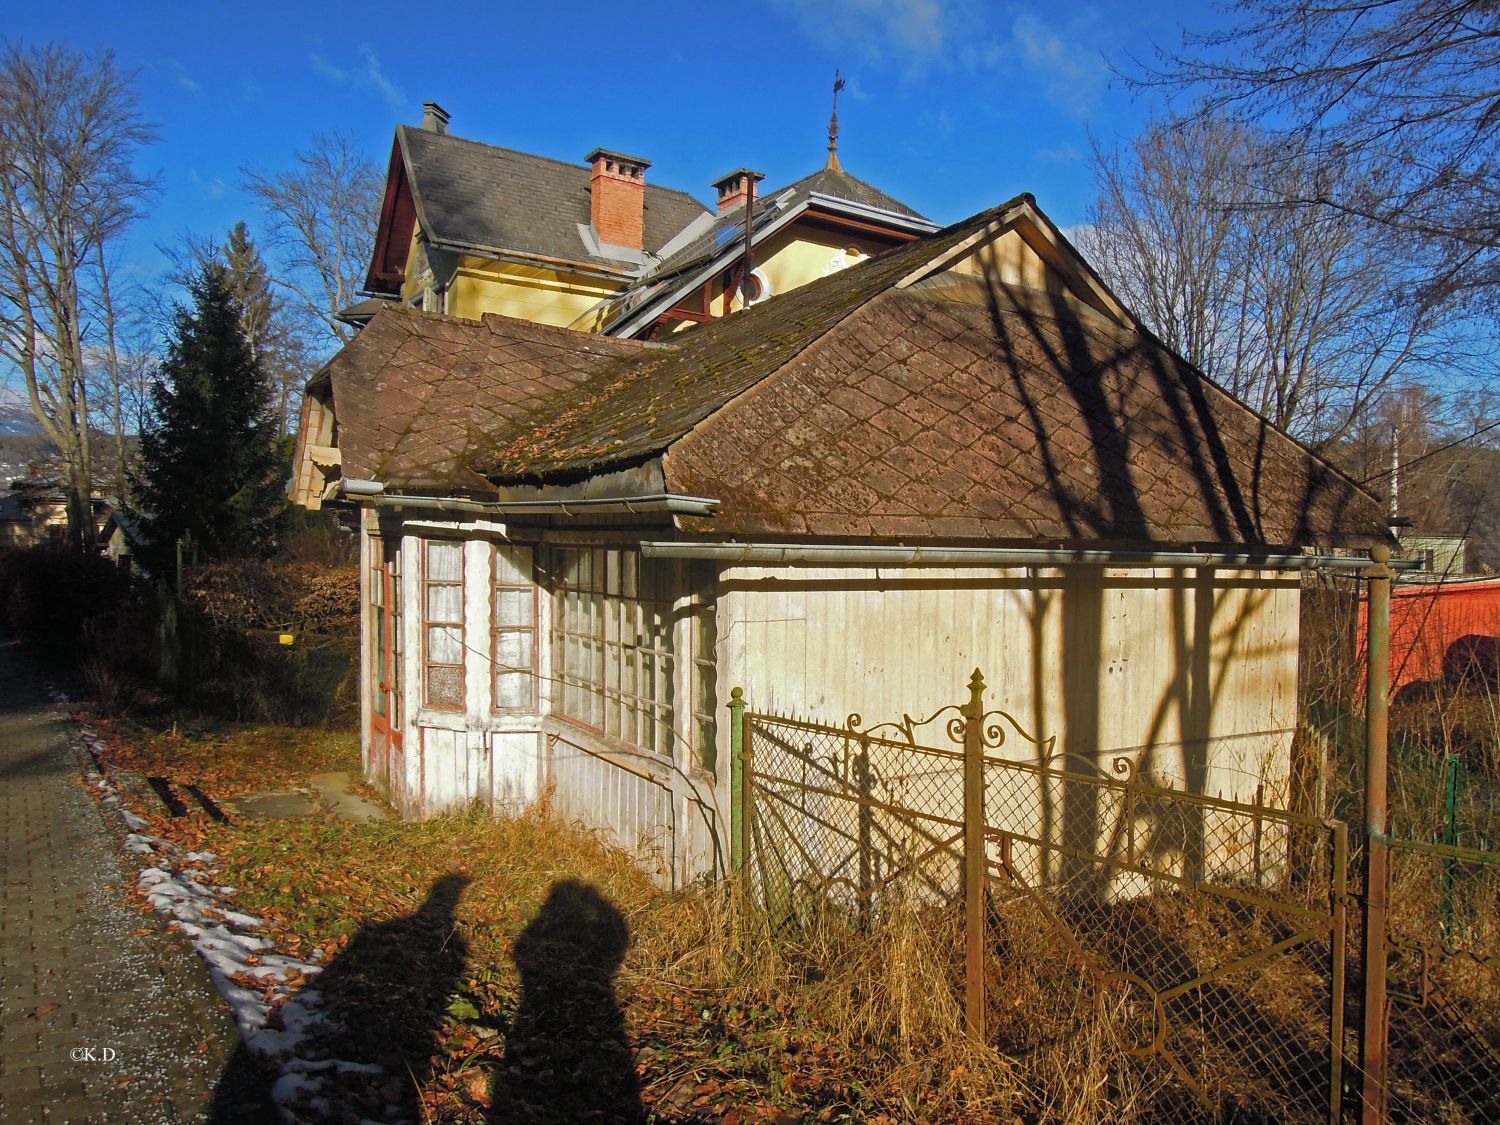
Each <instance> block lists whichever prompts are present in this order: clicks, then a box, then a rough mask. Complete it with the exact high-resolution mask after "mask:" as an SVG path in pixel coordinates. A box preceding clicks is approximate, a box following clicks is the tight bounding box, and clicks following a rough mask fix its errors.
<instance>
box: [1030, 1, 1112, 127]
mask: <svg viewBox="0 0 1500 1125" xmlns="http://www.w3.org/2000/svg"><path fill="white" fill-rule="evenodd" d="M1010 33H1011V40H1010V41H1011V45H1012V46H1013V47H1014V48H1015V50H1016V51H1017V53H1018V54H1019V55H1020V59H1021V62H1022V64H1023V65H1024V66H1025V67H1026V69H1027V70H1029V71H1031V72H1032V74H1034V75H1036V76H1037V77H1039V78H1040V79H1041V80H1042V85H1043V89H1044V90H1045V92H1046V94H1047V96H1048V98H1050V99H1051V100H1052V101H1053V102H1055V103H1057V104H1058V105H1060V106H1062V108H1064V109H1066V110H1067V111H1068V112H1069V113H1072V114H1073V115H1074V116H1076V117H1084V116H1087V115H1088V113H1089V111H1090V110H1092V109H1093V108H1094V106H1095V105H1096V104H1097V103H1098V100H1099V96H1100V95H1101V94H1102V93H1103V92H1104V87H1105V86H1106V84H1107V83H1108V81H1109V67H1108V65H1107V64H1106V63H1105V61H1104V58H1103V56H1102V55H1101V54H1100V52H1099V50H1098V48H1096V47H1090V46H1085V45H1084V44H1083V43H1081V42H1079V41H1078V39H1077V38H1076V37H1075V36H1072V35H1067V34H1065V33H1064V32H1063V31H1062V30H1060V28H1059V26H1058V25H1057V24H1056V23H1054V22H1049V21H1046V20H1043V19H1041V18H1040V17H1038V16H1035V15H1033V14H1031V13H1030V12H1022V13H1021V14H1020V15H1018V16H1017V17H1016V18H1015V21H1014V22H1013V23H1012V24H1011V32H1010Z"/></svg>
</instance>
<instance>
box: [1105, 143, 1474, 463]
mask: <svg viewBox="0 0 1500 1125" xmlns="http://www.w3.org/2000/svg"><path fill="white" fill-rule="evenodd" d="M1271 150H1275V152H1274V155H1268V153H1270V152H1271ZM1095 168H1096V179H1097V188H1098V191H1097V195H1096V198H1095V201H1094V204H1093V206H1092V208H1091V211H1090V215H1089V224H1088V226H1087V227H1085V228H1084V230H1083V231H1082V232H1081V234H1080V242H1081V243H1082V244H1083V248H1084V251H1085V253H1086V254H1088V255H1089V257H1090V259H1091V260H1092V261H1093V262H1094V263H1095V265H1096V267H1097V268H1098V269H1099V271H1100V273H1101V274H1102V275H1103V276H1104V277H1105V279H1106V280H1107V281H1109V282H1110V283H1111V284H1112V285H1114V286H1115V287H1116V288H1117V289H1118V290H1119V291H1120V294H1121V296H1122V297H1124V298H1125V300H1126V302H1127V303H1128V304H1130V305H1131V306H1132V307H1133V308H1134V309H1135V310H1136V312H1137V314H1138V315H1140V316H1141V317H1142V319H1144V320H1145V321H1146V322H1147V323H1148V324H1149V325H1150V326H1151V327H1152V329H1153V330H1154V331H1155V332H1156V333H1157V334H1158V335H1160V336H1161V337H1162V339H1163V340H1164V341H1165V342H1166V343H1167V344H1169V345H1170V346H1172V347H1173V348H1175V349H1176V350H1178V351H1179V352H1181V353H1182V354H1183V356H1184V357H1185V358H1186V359H1188V360H1189V361H1190V362H1192V363H1194V364H1196V365H1197V366H1199V367H1201V368H1203V369H1204V370H1205V371H1207V372H1208V373H1209V374H1210V375H1212V376H1213V377H1214V378H1215V379H1216V380H1218V381H1219V382H1220V383H1221V384H1222V385H1224V386H1225V387H1227V388H1228V389H1229V390H1230V391H1232V392H1233V393H1235V394H1236V395H1238V396H1239V397H1240V398H1241V399H1243V400H1245V401H1246V402H1248V403H1249V404H1250V405H1251V406H1253V407H1255V409H1257V410H1259V411H1260V412H1261V413H1262V414H1264V415H1266V417H1268V418H1269V419H1270V420H1271V421H1272V422H1273V423H1275V424H1276V425H1278V426H1280V427H1282V428H1283V429H1286V430H1289V431H1291V432H1292V433H1294V434H1296V435H1297V436H1299V437H1302V438H1304V439H1308V440H1312V441H1318V442H1330V441H1335V440H1337V439H1339V438H1340V437H1341V436H1342V435H1343V434H1345V433H1346V432H1347V431H1348V429H1349V427H1350V425H1351V424H1352V423H1353V422H1354V421H1355V419H1356V418H1357V417H1358V416H1359V414H1360V413H1361V412H1362V411H1363V410H1365V409H1366V408H1367V407H1368V406H1369V405H1370V404H1371V403H1372V402H1374V401H1375V400H1376V399H1377V398H1378V396H1379V395H1380V393H1381V392H1382V391H1383V390H1384V389H1385V388H1387V387H1390V386H1393V385H1395V384H1397V383H1399V382H1400V381H1401V380H1403V379H1404V378H1407V377H1410V376H1412V375H1414V374H1416V373H1418V372H1420V371H1423V370H1430V369H1432V368H1433V367H1434V366H1435V365H1437V364H1438V363H1439V362H1448V361H1451V360H1452V359H1453V358H1454V355H1455V348H1456V347H1457V342H1456V340H1455V337H1454V334H1453V333H1452V332H1451V331H1449V329H1450V328H1451V326H1452V319H1453V318H1452V315H1451V311H1450V309H1449V308H1447V307H1446V306H1444V305H1442V304H1440V303H1438V302H1435V301H1434V300H1432V299H1431V298H1430V297H1429V296H1428V295H1427V294H1425V293H1424V292H1422V291H1420V290H1419V289H1418V287H1416V286H1414V285H1413V283H1412V275H1411V272H1410V269H1409V259H1408V258H1407V257H1405V256H1403V255H1402V254H1401V253H1400V246H1399V244H1398V240H1397V239H1396V237H1395V236H1394V235H1393V234H1392V233H1391V232H1390V231H1388V230H1385V229H1382V228H1372V227H1371V226H1370V224H1368V223H1366V222H1363V221H1362V220H1360V219H1358V218H1356V217H1354V216H1350V215H1347V214H1343V213H1340V212H1334V211H1328V210H1325V209H1317V208H1312V207H1309V206H1291V205H1288V201H1289V200H1291V199H1297V198H1300V197H1301V196H1302V195H1303V194H1304V193H1306V192H1307V191H1309V190H1312V189H1313V188H1315V187H1316V186H1317V185H1318V184H1320V183H1321V184H1325V185H1326V184H1328V183H1331V182H1334V181H1337V180H1338V179H1339V178H1340V177H1342V176H1343V175H1346V174H1348V173H1346V172H1345V171H1344V169H1342V168H1338V167H1335V166H1333V165H1331V164H1329V163H1327V162H1324V163H1321V164H1314V163H1311V162H1308V161H1304V160H1301V159H1299V158H1298V157H1297V155H1296V154H1295V153H1293V152H1288V151H1286V150H1285V142H1283V141H1282V140H1281V139H1279V138H1275V137H1268V136H1266V135H1265V134H1263V133H1261V132H1259V131H1257V130H1254V129H1252V128H1249V127H1247V126H1244V125H1241V124H1238V123H1235V122H1232V121H1227V120H1223V119H1216V118H1202V117H1200V118H1194V119H1191V120H1188V121H1164V122H1158V123H1156V124H1153V125H1152V126H1150V127H1148V128H1147V129H1146V130H1145V131H1143V133H1142V134H1141V135H1140V137H1138V138H1137V139H1136V141H1135V142H1134V144H1133V145H1132V146H1131V147H1130V148H1128V149H1127V150H1126V151H1125V152H1123V153H1118V152H1115V153H1107V152H1104V151H1101V150H1099V149H1097V147H1096V153H1095ZM1272 168H1274V169H1275V171H1274V174H1273V173H1271V172H1270V171H1269V170H1270V169H1272Z"/></svg>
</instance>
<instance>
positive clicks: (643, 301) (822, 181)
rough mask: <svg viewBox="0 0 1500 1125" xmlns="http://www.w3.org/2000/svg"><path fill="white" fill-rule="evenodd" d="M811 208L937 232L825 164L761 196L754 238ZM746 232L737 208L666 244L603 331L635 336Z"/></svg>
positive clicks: (738, 250) (899, 232)
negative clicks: (684, 238) (686, 237)
mask: <svg viewBox="0 0 1500 1125" xmlns="http://www.w3.org/2000/svg"><path fill="white" fill-rule="evenodd" d="M809 211H824V212H826V213H828V214H830V215H834V216H844V217H854V218H860V219H863V220H864V221H866V222H870V221H872V220H873V222H874V223H875V224H877V225H883V226H886V227H888V228H889V229H890V231H891V233H892V235H893V236H894V237H906V238H912V237H916V236H919V235H923V234H930V233H932V232H933V231H935V230H937V224H936V223H934V222H932V220H930V219H928V218H927V217H926V216H924V215H921V214H919V213H918V212H917V211H915V210H913V209H912V208H911V207H908V206H907V205H906V204H905V203H902V202H901V201H900V200H899V199H896V198H894V197H892V196H889V195H887V194H886V193H885V192H883V191H881V190H880V189H879V188H877V187H874V186H873V185H871V184H868V183H866V182H865V181H864V180H861V179H860V178H859V177H857V176H851V175H850V174H849V173H848V172H845V171H844V170H843V169H841V168H822V169H820V170H819V171H817V172H814V173H813V174H812V175H810V176H804V177H803V178H802V179H800V180H798V181H796V182H795V183H792V184H789V185H787V186H786V187H784V188H778V189H777V190H775V191H766V192H761V193H760V194H759V195H758V197H757V199H756V202H755V212H754V217H753V218H752V219H751V233H752V239H754V240H757V241H758V240H762V239H764V238H767V237H769V236H770V234H771V233H773V232H774V231H775V230H778V229H780V228H781V227H783V226H786V225H787V224H789V223H791V222H793V221H795V220H796V219H797V218H799V217H800V216H802V215H805V214H806V213H808V212H809ZM744 231H745V212H744V209H743V208H741V207H736V208H732V209H731V210H728V211H725V212H722V213H721V214H719V215H718V216H717V217H716V218H715V219H714V221H713V223H712V224H711V225H709V226H707V227H705V228H704V229H703V230H702V231H701V232H700V233H699V234H697V235H695V236H694V237H692V238H690V239H689V240H687V241H686V242H684V243H682V244H681V245H669V246H667V247H666V248H665V249H666V250H667V251H668V253H667V254H666V256H665V257H663V259H662V260H661V261H660V262H659V263H657V265H655V266H654V267H652V268H651V269H648V270H647V271H646V272H645V273H644V274H643V275H642V277H641V280H640V282H639V283H638V284H637V285H636V286H635V287H634V288H632V289H631V290H627V291H626V292H625V293H622V294H621V295H620V297H619V298H618V305H617V310H618V311H617V312H616V314H615V318H614V319H613V320H612V321H611V322H609V323H607V324H606V325H605V327H604V329H603V330H604V331H606V332H609V333H611V334H618V335H629V334H631V333H632V332H633V331H635V329H636V328H637V327H639V324H640V322H641V321H642V320H650V319H651V316H652V315H653V314H654V313H655V311H657V310H658V309H659V308H661V307H667V306H670V305H671V304H672V303H674V302H675V301H676V300H677V299H679V298H680V296H681V295H682V294H683V293H684V292H686V291H687V290H689V289H692V288H693V287H694V286H695V285H696V284H698V283H699V279H700V276H701V274H702V273H703V272H704V270H705V269H708V270H709V271H710V272H712V271H713V270H714V269H717V268H718V267H719V266H720V265H722V264H725V263H728V262H730V261H733V260H735V259H737V258H738V256H739V255H741V254H742V253H744ZM648 309H649V311H647V310H648Z"/></svg>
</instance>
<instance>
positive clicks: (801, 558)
mask: <svg viewBox="0 0 1500 1125" xmlns="http://www.w3.org/2000/svg"><path fill="white" fill-rule="evenodd" d="M641 554H642V555H643V556H645V557H646V558H662V559H712V560H716V561H719V562H729V563H782V564H785V563H802V564H805V565H809V566H823V565H832V566H839V565H851V566H922V565H928V566H950V567H951V566H1028V567H1057V566H1078V565H1085V566H1114V567H1137V568H1152V567H1169V568H1184V569H1190V568H1202V567H1220V568H1233V569H1243V570H1363V569H1365V568H1367V567H1369V565H1370V560H1369V559H1368V558H1365V557H1352V556H1345V555H1327V554H1310V555H1304V554H1290V553H1285V552H1273V551H1193V550H1183V551H1110V550H1079V551H1068V550H1053V549H1048V548H1037V547H899V546H876V545H873V544H871V545H852V546H851V545H848V544H833V543H687V542H680V541H669V542H656V543H642V544H641ZM1389 565H1390V566H1392V567H1393V568H1399V569H1402V570H1410V569H1412V567H1414V566H1415V565H1416V560H1401V561H1396V560H1392V562H1391V563H1390V564H1389Z"/></svg>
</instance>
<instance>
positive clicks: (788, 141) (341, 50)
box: [0, 0, 1209, 276]
mask: <svg viewBox="0 0 1500 1125" xmlns="http://www.w3.org/2000/svg"><path fill="white" fill-rule="evenodd" d="M1208 15H1209V13H1208V12H1207V10H1206V9H1202V10H1200V9H1199V8H1197V7H1195V6H1192V5H1185V4H1180V3H1179V4H1175V5H1174V4H1169V3H1159V4H1155V5H1150V6H1147V7H1144V8H1138V9H1135V10H1132V11H1131V12H1130V14H1129V16H1128V18H1122V9H1121V6H1119V5H1110V6H1102V5H1094V4H1055V3H1054V4H1052V5H1045V4H1042V3H1034V2H1025V3H1016V4H999V3H981V2H978V0H816V2H815V0H768V2H765V3H755V4H729V5H707V4H702V3H695V4H686V3H660V4H651V3H644V4H631V3H620V2H618V0H616V2H614V3H606V4H593V3H561V4H558V3H554V4H539V3H527V4H524V5H522V4H514V5H513V4H509V3H491V4H461V3H439V4H431V5H413V4H401V5H397V4H391V3H384V2H382V0H366V2H365V3H363V4H359V5H349V4H336V5H335V4H324V3H283V2H281V0H258V2H253V3H244V2H238V3H232V4H231V3H224V2H221V0H199V2H197V3H181V2H177V0H170V2H168V0H137V2H135V3H121V2H119V0H108V2H103V0H70V2H68V3H56V4H50V5H38V4H31V5H25V6H16V7H14V8H12V9H11V11H10V12H9V13H8V14H7V18H6V20H5V21H4V26H3V31H0V33H3V34H4V35H5V36H6V37H8V38H9V39H11V40H15V39H17V38H19V39H21V40H23V41H31V42H38V41H43V40H49V39H58V40H62V41H63V42H66V43H67V44H69V45H70V46H73V47H75V48H78V49H81V50H85V51H93V50H99V49H104V48H108V49H111V50H113V51H114V52H115V53H116V55H117V57H118V59H119V60H120V62H121V63H122V64H123V65H124V66H125V67H127V68H131V69H135V70H138V71H139V89H140V92H141V99H142V108H143V110H144V113H145V115H146V116H147V118H148V119H149V120H151V121H152V122H154V123H155V124H156V125H157V126H158V128H159V131H160V136H161V139H160V142H159V143H158V144H157V145H155V146H154V147H152V148H151V149H149V150H148V151H147V152H146V153H145V154H144V156H143V165H144V167H145V168H146V169H147V170H149V171H152V172H154V173H156V174H157V175H158V176H159V178H160V182H161V189H162V190H161V195H160V197H159V199H158V200H157V202H156V205H155V206H154V208H153V209H152V213H151V214H150V216H149V217H148V218H147V219H146V220H144V221H143V222H142V223H141V224H140V225H139V227H138V228H137V229H136V231H135V233H134V235H133V238H132V241H131V245H130V247H129V251H128V255H129V257H130V259H131V260H132V262H133V264H134V265H135V266H136V267H137V268H139V269H140V270H141V271H142V273H143V274H145V275H146V276H154V275H156V274H158V273H159V272H160V271H161V270H162V269H163V268H164V263H163V262H162V260H161V259H160V256H159V255H158V254H157V252H156V250H155V246H156V245H157V244H160V243H170V242H175V241H176V240H177V239H179V238H180V237H181V236H182V235H183V234H185V233H187V232H193V233H196V234H199V235H213V236H217V235H219V234H220V233H222V232H223V231H224V230H226V229H227V228H228V227H229V226H231V225H232V224H233V223H234V222H235V221H236V220H238V219H240V218H246V219H248V220H250V221H251V223H252V226H254V225H255V218H256V217H255V215H254V213H253V211H252V209H251V207H250V205H249V204H248V202H247V200H246V199H245V197H244V196H243V195H242V194H241V192H240V189H239V183H240V179H241V169H242V168H245V167H255V168H260V169H274V168H279V167H283V166H285V165H287V164H288V163H289V160H290V155H291V153H292V152H293V150H295V149H296V148H297V147H299V146H301V145H305V144H306V143H307V142H308V141H309V140H310V139H311V138H312V137H313V136H314V135H316V134H317V133H319V132H323V131H327V130H331V129H344V130H347V131H348V132H350V133H351V134H353V135H354V137H355V138H356V139H357V141H358V142H359V143H360V144H361V145H362V146H363V147H364V148H365V149H366V150H367V151H368V153H369V154H370V156H371V157H372V158H373V159H374V160H375V161H376V162H377V163H378V164H380V165H381V166H382V167H383V166H384V163H385V160H386V158H387V155H388V153H389V148H390V141H391V131H392V128H393V127H394V126H395V125H396V124H397V123H398V122H403V121H405V122H411V123H415V122H416V121H417V120H419V118H420V115H421V108H420V106H421V103H422V101H424V100H426V99H432V100H435V101H438V102H440V103H442V104H443V105H444V106H445V107H446V108H447V109H448V110H449V111H450V112H451V113H452V115H453V125H452V129H453V131H454V132H455V133H458V134H459V135H462V136H466V137H472V138H475V139H477V140H483V141H488V142H491V143H495V144H500V145H505V146H508V147H512V148H519V149H522V150H525V151H530V152H537V153H543V154H545V155H548V156H554V157H557V158H560V159H565V160H577V161H579V162H580V163H581V162H582V158H583V156H584V154H585V153H587V152H588V151H589V150H590V149H591V148H593V147H594V146H596V145H605V146H608V147H613V148H617V149H623V150H624V151H626V152H632V153H637V154H640V155H642V156H645V157H647V158H649V159H651V160H652V161H653V162H654V166H653V167H652V169H651V170H650V172H649V173H648V174H649V175H650V177H651V178H652V179H653V181H654V182H657V183H662V184H667V185H669V186H672V187H680V188H684V189H687V190H689V191H692V192H693V193H694V194H695V195H697V196H698V198H700V199H702V200H704V201H705V202H707V201H709V200H710V199H711V192H710V190H709V187H708V184H709V182H710V180H712V179H713V178H714V177H715V176H717V175H719V174H721V173H723V172H725V171H727V170H729V169H731V168H733V167H736V166H738V165H741V164H748V165H750V166H752V167H755V168H759V169H761V170H764V171H765V172H766V173H767V174H768V183H769V184H770V185H776V184H781V183H785V182H787V181H789V180H792V179H796V178H797V177H799V176H802V175H805V174H806V173H807V172H810V171H812V170H814V169H815V168H816V167H818V166H819V165H820V164H821V162H822V160H823V158H824V155H825V153H824V146H825V143H826V138H825V131H826V128H827V119H828V112H829V87H830V85H831V82H832V78H833V71H834V68H835V66H838V67H840V68H842V70H843V72H844V74H845V76H846V77H847V79H848V83H849V85H848V89H847V90H846V91H845V93H844V96H843V98H842V99H841V102H840V112H839V118H840V123H841V145H840V152H841V155H842V157H843V160H844V165H845V167H846V168H847V169H848V170H849V171H851V172H853V173H854V174H856V175H858V176H861V177H862V178H864V179H867V180H869V181H871V182H872V183H874V184H876V185H877V186H879V187H881V188H883V189H884V190H886V191H888V192H890V193H891V194H893V195H895V196H896V197H898V198H900V199H902V200H904V201H906V202H907V203H909V204H910V205H912V206H914V207H916V208H917V209H918V210H920V211H922V212H924V213H926V214H927V215H929V216H930V217H932V218H934V219H936V220H938V221H940V222H950V221H953V220H955V219H959V218H962V217H964V216H965V215H968V214H971V213H973V212H975V211H977V210H980V209H982V208H984V207H988V206H990V205H992V204H994V203H997V202H1000V201H1001V200H1003V199H1006V198H1009V197H1010V196H1011V195H1014V194H1015V193H1017V192H1020V191H1030V192H1033V193H1034V194H1035V195H1036V196H1037V198H1038V200H1039V201H1040V203H1041V204H1042V206H1043V208H1044V209H1045V210H1047V211H1048V213H1049V214H1051V215H1052V216H1053V218H1054V219H1055V220H1056V221H1058V222H1059V223H1061V224H1063V225H1065V226H1066V225H1071V224H1073V223H1076V222H1079V221H1080V220H1081V219H1082V218H1083V214H1084V208H1085V207H1086V205H1087V202H1088V197H1089V193H1090V181H1089V171H1088V164H1087V159H1086V158H1087V153H1088V145H1089V140H1088V138H1089V135H1090V133H1092V134H1093V135H1094V136H1096V137H1099V138H1100V139H1102V140H1105V141H1111V140H1113V139H1115V138H1117V137H1122V136H1128V135H1130V134H1131V133H1133V132H1134V131H1135V130H1136V129H1137V128H1138V126H1139V124H1140V123H1141V121H1142V120H1143V119H1144V117H1145V115H1146V113H1147V111H1148V108H1149V106H1148V104H1147V103H1145V102H1143V101H1141V100H1138V99H1134V98H1132V96H1131V95H1130V94H1129V93H1128V92H1126V91H1124V90H1122V89H1120V88H1119V87H1118V84H1117V83H1116V82H1114V81H1113V80H1112V75H1111V72H1110V65H1109V64H1110V61H1119V60H1123V59H1124V58H1125V57H1126V56H1127V55H1130V54H1134V55H1137V56H1146V55H1149V53H1150V51H1151V47H1152V44H1153V43H1161V44H1166V45H1175V44H1176V43H1177V42H1178V41H1179V36H1180V31H1179V26H1180V24H1182V23H1183V22H1191V23H1192V24H1193V25H1194V26H1195V27H1201V26H1202V24H1203V20H1204V19H1205V18H1207V17H1208Z"/></svg>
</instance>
